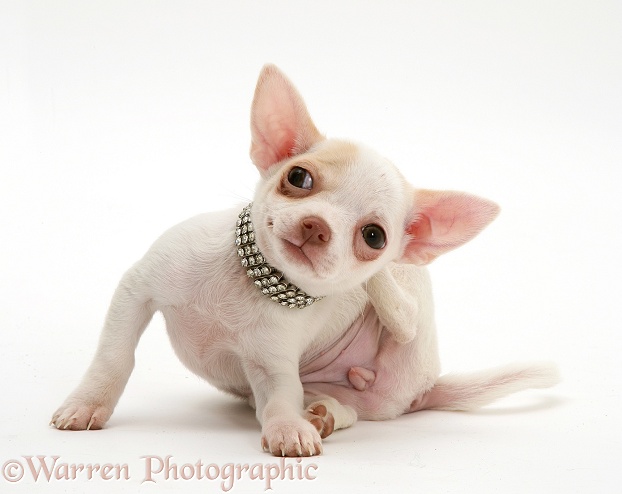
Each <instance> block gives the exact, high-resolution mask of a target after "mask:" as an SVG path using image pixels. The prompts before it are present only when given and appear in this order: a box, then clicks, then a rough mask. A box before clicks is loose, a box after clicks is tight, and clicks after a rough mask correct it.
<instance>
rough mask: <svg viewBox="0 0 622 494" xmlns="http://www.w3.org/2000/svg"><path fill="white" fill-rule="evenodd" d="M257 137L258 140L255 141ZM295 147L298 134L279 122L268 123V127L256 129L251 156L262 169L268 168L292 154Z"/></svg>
mask: <svg viewBox="0 0 622 494" xmlns="http://www.w3.org/2000/svg"><path fill="white" fill-rule="evenodd" d="M268 120H269V119H268ZM255 139H256V140H257V141H258V142H255ZM295 147H296V134H295V133H294V132H293V131H292V130H291V129H289V128H286V127H282V126H281V125H279V123H278V122H273V123H271V124H268V125H267V128H257V129H256V133H255V135H254V141H253V145H252V149H251V158H252V160H253V162H254V163H255V164H256V165H257V166H259V167H260V168H261V169H268V168H269V167H270V166H271V165H273V164H275V163H278V162H279V161H281V160H284V159H285V158H289V157H290V156H292V155H293V154H294V148H295Z"/></svg>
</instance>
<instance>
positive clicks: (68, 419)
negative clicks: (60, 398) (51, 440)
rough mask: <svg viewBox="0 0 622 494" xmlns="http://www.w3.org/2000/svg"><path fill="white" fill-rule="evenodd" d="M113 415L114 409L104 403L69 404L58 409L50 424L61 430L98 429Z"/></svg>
mask: <svg viewBox="0 0 622 494" xmlns="http://www.w3.org/2000/svg"><path fill="white" fill-rule="evenodd" d="M111 415H112V410H111V409H110V408H108V407H105V406H103V405H89V404H68V405H63V406H61V407H60V408H59V409H58V410H56V412H55V413H54V416H53V417H52V420H51V421H50V425H53V426H54V427H56V428H57V429H60V430H72V431H83V430H97V429H101V428H102V427H103V426H104V424H105V423H106V422H107V421H108V419H109V418H110V416H111Z"/></svg>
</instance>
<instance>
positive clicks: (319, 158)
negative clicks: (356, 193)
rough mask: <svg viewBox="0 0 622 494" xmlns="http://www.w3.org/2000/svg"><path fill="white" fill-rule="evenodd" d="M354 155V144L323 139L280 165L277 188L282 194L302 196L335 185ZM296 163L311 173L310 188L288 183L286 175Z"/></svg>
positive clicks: (355, 151) (355, 150)
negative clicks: (305, 151) (309, 149)
mask: <svg viewBox="0 0 622 494" xmlns="http://www.w3.org/2000/svg"><path fill="white" fill-rule="evenodd" d="M357 155H358V149H357V147H356V145H355V144H352V143H350V142H347V141H336V140H331V141H324V142H322V144H321V145H320V146H318V148H317V149H312V150H311V151H310V152H308V153H304V154H301V155H299V156H296V157H294V158H293V159H292V160H291V161H290V162H289V163H288V164H287V165H286V166H284V167H283V170H282V172H281V179H280V182H279V184H278V188H277V190H278V191H279V192H280V193H281V194H282V195H283V196H285V197H291V198H302V197H307V196H309V195H312V194H315V193H317V192H319V191H322V190H326V189H327V188H331V189H332V188H335V187H338V186H339V185H340V184H341V182H342V177H343V176H344V174H345V173H347V169H346V168H347V167H349V166H351V165H352V164H353V163H354V162H355V160H356V158H357ZM297 167H298V168H302V169H304V170H307V171H308V172H309V173H310V174H311V177H312V178H313V187H312V188H311V189H310V190H306V189H301V188H298V187H295V186H293V185H292V184H290V183H289V180H288V175H289V173H290V172H291V171H292V169H294V168H297ZM340 168H341V169H340Z"/></svg>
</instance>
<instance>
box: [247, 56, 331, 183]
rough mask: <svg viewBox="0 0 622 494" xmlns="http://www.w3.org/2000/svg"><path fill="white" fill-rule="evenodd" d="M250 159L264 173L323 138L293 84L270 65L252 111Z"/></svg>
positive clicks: (260, 81)
mask: <svg viewBox="0 0 622 494" xmlns="http://www.w3.org/2000/svg"><path fill="white" fill-rule="evenodd" d="M251 137H252V142H251V159H252V160H253V163H255V165H256V166H257V168H259V171H260V172H262V173H264V172H266V171H267V170H268V169H269V168H270V167H271V166H272V165H274V164H276V163H278V162H280V161H282V160H284V159H286V158H288V157H290V156H293V155H294V154H298V153H301V152H304V151H306V150H307V149H308V148H309V147H311V146H312V145H313V144H314V143H315V142H317V141H319V140H320V139H321V138H322V136H321V135H320V133H319V132H318V131H317V129H316V128H315V125H314V124H313V121H312V120H311V117H310V116H309V113H308V112H307V108H306V107H305V104H304V101H303V100H302V98H301V97H300V95H299V94H298V91H296V88H294V86H293V85H292V83H291V82H290V81H289V80H288V79H287V78H286V77H285V76H284V75H283V74H282V73H281V72H280V71H279V70H278V69H277V68H276V67H275V66H273V65H267V66H265V67H264V69H263V70H262V72H261V74H260V76H259V81H258V82H257V88H256V89H255V98H254V99H253V106H252V110H251Z"/></svg>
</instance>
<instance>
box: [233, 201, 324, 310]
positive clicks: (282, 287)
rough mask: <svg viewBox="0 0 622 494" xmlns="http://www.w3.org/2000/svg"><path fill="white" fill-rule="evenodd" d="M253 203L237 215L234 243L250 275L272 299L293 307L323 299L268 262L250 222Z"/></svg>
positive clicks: (297, 307)
mask: <svg viewBox="0 0 622 494" xmlns="http://www.w3.org/2000/svg"><path fill="white" fill-rule="evenodd" d="M252 205H253V203H252V202H251V203H250V204H249V205H248V206H246V207H245V208H244V209H243V210H242V212H241V213H240V214H239V215H238V220H237V222H236V228H235V246H236V249H237V252H238V256H240V257H241V262H242V266H243V267H244V268H246V274H247V276H248V277H249V278H251V279H252V280H253V283H254V284H255V286H256V287H257V288H258V289H259V290H261V293H263V294H264V295H266V296H267V297H270V300H272V301H274V302H276V303H277V304H280V305H282V306H284V307H289V308H290V309H304V308H305V307H309V306H310V305H313V303H314V302H317V301H318V300H320V299H322V298H323V297H312V296H311V295H307V294H306V293H305V292H303V291H302V290H301V289H300V288H298V287H297V286H296V285H294V284H292V283H290V282H289V281H288V280H287V279H285V276H284V275H283V273H281V272H280V271H279V270H277V269H276V268H273V267H272V266H270V264H268V263H267V262H266V260H265V259H264V256H263V254H262V253H261V252H259V247H257V244H256V243H255V229H254V227H253V222H252V221H251V207H252Z"/></svg>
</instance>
